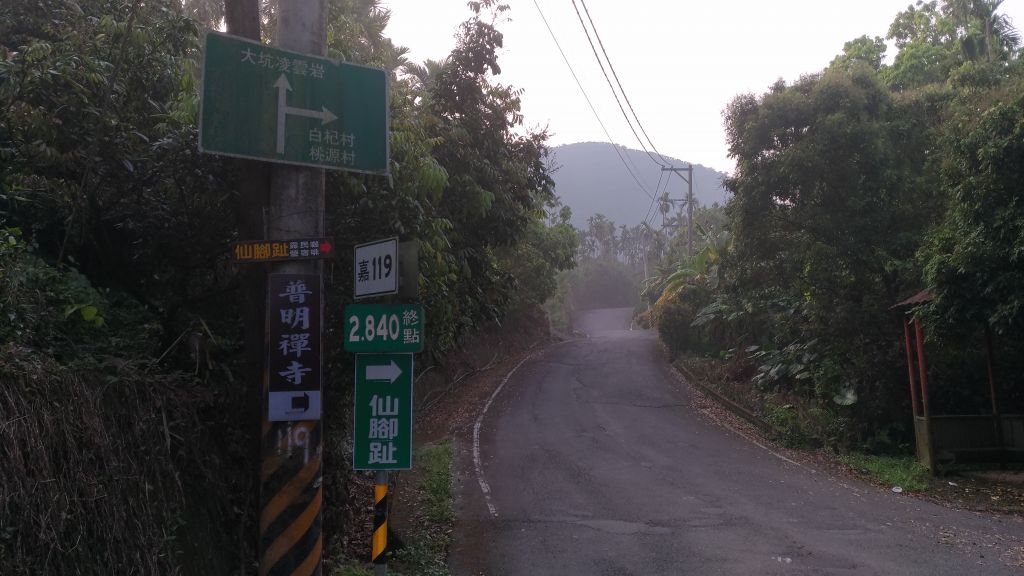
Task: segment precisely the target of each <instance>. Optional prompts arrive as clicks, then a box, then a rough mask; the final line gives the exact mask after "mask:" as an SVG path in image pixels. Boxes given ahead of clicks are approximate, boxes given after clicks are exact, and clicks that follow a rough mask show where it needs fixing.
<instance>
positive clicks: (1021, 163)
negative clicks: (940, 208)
mask: <svg viewBox="0 0 1024 576" xmlns="http://www.w3.org/2000/svg"><path fill="white" fill-rule="evenodd" d="M1015 86H1016V89H1017V91H1016V93H1017V94H1019V93H1020V92H1019V90H1020V88H1021V83H1020V82H1019V81H1018V82H1017V83H1016V84H1015ZM1013 92H1014V91H1013V90H1011V91H1010V92H1009V93H1011V94H1012V93H1013ZM958 120H959V122H958V124H957V126H958V129H956V131H954V132H953V133H952V134H951V135H950V137H949V139H948V142H949V147H950V155H949V157H948V159H947V161H946V162H945V164H944V169H943V181H944V183H945V187H946V189H947V190H948V192H949V194H950V199H951V201H950V205H949V210H948V212H947V214H946V217H945V220H944V221H943V223H942V225H941V226H940V227H938V228H937V229H936V230H935V231H934V232H933V233H932V234H931V236H930V239H929V244H928V246H927V248H926V249H925V250H923V251H922V255H923V257H924V258H925V262H926V267H925V279H926V281H927V284H928V286H930V287H932V288H933V289H934V290H935V292H936V294H937V295H938V300H937V303H936V309H937V310H938V311H940V313H941V316H942V317H943V318H944V320H945V321H946V322H950V323H966V324H972V325H991V326H992V327H993V328H994V329H995V330H996V331H998V332H1008V333H1016V334H1017V336H1018V337H1020V336H1021V335H1024V205H1022V204H1021V202H1020V182H1021V181H1022V179H1024V97H1020V96H1016V97H1014V98H1011V99H1008V100H1007V101H1005V102H997V103H996V104H994V105H993V106H992V107H991V108H989V109H988V110H986V111H985V112H984V113H983V114H982V115H981V116H980V117H976V116H975V115H974V114H971V115H970V116H966V115H965V116H961V117H960V118H959V119H958Z"/></svg>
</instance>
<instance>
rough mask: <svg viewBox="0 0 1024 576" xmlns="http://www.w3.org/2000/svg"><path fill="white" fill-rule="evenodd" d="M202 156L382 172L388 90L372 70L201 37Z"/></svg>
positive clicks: (381, 74) (225, 38) (384, 78)
mask: <svg viewBox="0 0 1024 576" xmlns="http://www.w3.org/2000/svg"><path fill="white" fill-rule="evenodd" d="M200 105H201V112H200V123H199V148H200V150H202V151H203V152H210V153H213V154H224V155H227V156H238V157H242V158H253V159H257V160H269V161H272V162H282V163H285V164H299V165H304V166H314V167H318V168H332V169H338V170H351V171H355V172H370V173H378V174H381V173H386V172H387V170H388V85H387V74H386V72H385V71H384V70H382V69H379V68H370V67H367V66H360V65H357V64H348V63H344V62H335V61H333V60H329V59H327V58H321V57H318V56H311V55H309V54H299V53H297V52H289V51H287V50H281V49H278V48H273V47H270V46H266V45H264V44H260V43H259V42H253V41H251V40H246V39H243V38H236V37H234V36H228V35H226V34H221V33H219V32H209V33H207V35H206V45H205V48H204V58H203V85H202V98H201V103H200Z"/></svg>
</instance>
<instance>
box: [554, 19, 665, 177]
mask: <svg viewBox="0 0 1024 576" xmlns="http://www.w3.org/2000/svg"><path fill="white" fill-rule="evenodd" d="M534 2H536V0H534ZM572 7H573V9H574V10H575V11H576V17H577V18H578V19H579V21H580V26H581V27H582V28H583V33H584V34H586V36H587V42H588V43H589V44H590V50H591V51H592V52H593V53H594V59H595V60H597V65H598V66H600V67H601V74H602V75H604V79H605V81H607V82H608V88H609V89H610V90H611V91H612V96H614V97H615V103H616V104H618V105H619V110H620V111H621V112H622V117H623V118H625V119H626V124H627V125H628V126H629V129H630V131H631V132H633V136H635V137H636V141H637V142H639V143H640V147H641V148H643V150H644V153H646V154H647V156H648V157H649V158H650V159H651V161H652V162H654V163H655V164H657V165H658V166H661V167H662V168H665V167H666V166H667V164H664V163H662V162H659V161H658V160H657V159H655V157H654V156H653V155H652V154H651V152H650V150H648V149H647V146H646V145H645V144H644V141H643V139H642V138H640V135H639V134H637V132H636V128H634V127H633V122H632V121H631V120H630V119H629V114H627V113H626V109H625V108H624V107H623V106H622V101H621V100H619V93H618V92H616V91H615V87H614V86H613V85H612V79H611V78H609V77H608V71H607V70H605V69H604V62H602V61H601V57H600V56H598V54H597V47H595V46H594V41H593V40H592V39H591V38H590V30H588V29H587V25H586V24H585V23H584V22H583V15H582V14H580V9H579V7H578V6H577V5H576V0H572ZM594 35H595V36H596V35H597V30H594ZM609 65H610V64H609ZM623 95H625V94H623ZM641 129H642V128H641ZM658 156H661V155H660V154H659V155H658ZM663 160H664V159H663Z"/></svg>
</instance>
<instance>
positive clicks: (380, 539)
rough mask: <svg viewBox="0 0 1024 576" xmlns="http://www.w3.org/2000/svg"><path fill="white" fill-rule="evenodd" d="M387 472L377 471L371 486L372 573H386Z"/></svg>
mask: <svg viewBox="0 0 1024 576" xmlns="http://www.w3.org/2000/svg"><path fill="white" fill-rule="evenodd" d="M387 550H388V473H387V471H386V470H381V471H378V472H377V481H376V483H375V484H374V486H373V551H372V552H371V554H370V557H371V559H372V560H373V564H374V574H375V575H376V576H384V575H385V574H387V573H388V564H387V563H388V560H387V557H386V556H385V552H387Z"/></svg>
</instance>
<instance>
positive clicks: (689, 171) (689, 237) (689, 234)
mask: <svg viewBox="0 0 1024 576" xmlns="http://www.w3.org/2000/svg"><path fill="white" fill-rule="evenodd" d="M661 171H662V172H675V173H676V174H680V176H679V177H680V178H682V179H683V181H685V182H686V185H687V191H686V254H687V256H689V257H690V258H693V164H689V165H688V166H687V167H686V168H676V167H675V166H671V167H662V169H661ZM683 173H685V174H686V176H682V175H681V174H683ZM671 201H672V200H670V202H671Z"/></svg>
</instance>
